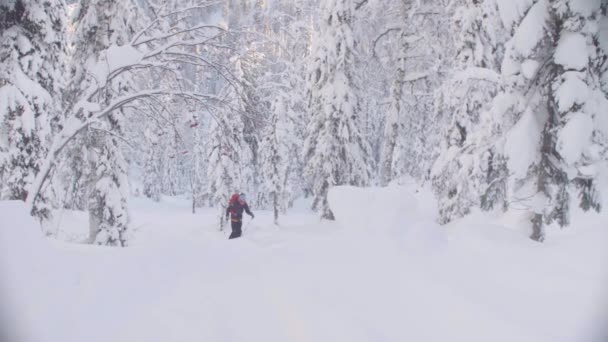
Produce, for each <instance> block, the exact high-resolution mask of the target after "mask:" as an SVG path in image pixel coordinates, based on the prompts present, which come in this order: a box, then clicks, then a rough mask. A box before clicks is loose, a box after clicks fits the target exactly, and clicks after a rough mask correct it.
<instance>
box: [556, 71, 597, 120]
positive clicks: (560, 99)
mask: <svg viewBox="0 0 608 342" xmlns="http://www.w3.org/2000/svg"><path fill="white" fill-rule="evenodd" d="M581 77H582V75H581V74H580V73H579V72H576V71H569V72H566V73H564V75H563V78H564V81H563V83H562V84H560V85H559V87H558V88H557V91H556V92H555V97H556V100H557V107H558V109H559V111H560V112H562V113H565V112H567V111H569V110H570V109H571V108H572V106H574V105H575V104H584V103H585V102H586V101H587V99H588V98H589V95H590V94H589V87H587V84H586V83H585V82H584V81H583V80H582V79H581Z"/></svg>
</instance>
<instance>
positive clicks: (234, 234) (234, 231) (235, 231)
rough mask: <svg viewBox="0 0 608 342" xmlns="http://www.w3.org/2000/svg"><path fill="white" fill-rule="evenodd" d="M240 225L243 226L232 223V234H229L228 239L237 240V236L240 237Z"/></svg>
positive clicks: (240, 223) (239, 223)
mask: <svg viewBox="0 0 608 342" xmlns="http://www.w3.org/2000/svg"><path fill="white" fill-rule="evenodd" d="M242 225H243V223H242V222H234V221H232V233H231V234H230V237H229V239H234V238H238V237H239V236H241V226H242Z"/></svg>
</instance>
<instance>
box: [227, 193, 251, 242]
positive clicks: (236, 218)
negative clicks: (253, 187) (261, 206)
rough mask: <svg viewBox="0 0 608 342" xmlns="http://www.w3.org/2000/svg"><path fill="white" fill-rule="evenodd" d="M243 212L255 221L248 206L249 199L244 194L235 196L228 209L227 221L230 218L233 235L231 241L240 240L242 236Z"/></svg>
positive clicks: (231, 199)
mask: <svg viewBox="0 0 608 342" xmlns="http://www.w3.org/2000/svg"><path fill="white" fill-rule="evenodd" d="M243 211H245V212H246V213H247V215H249V216H251V218H252V219H253V218H254V217H255V216H254V215H253V213H252V212H251V210H249V206H248V205H247V197H246V196H245V194H244V193H241V194H234V195H232V197H231V198H230V202H228V208H226V221H228V218H230V222H231V225H232V233H231V234H230V237H229V239H234V238H238V237H240V236H241V233H242V232H241V228H242V227H243Z"/></svg>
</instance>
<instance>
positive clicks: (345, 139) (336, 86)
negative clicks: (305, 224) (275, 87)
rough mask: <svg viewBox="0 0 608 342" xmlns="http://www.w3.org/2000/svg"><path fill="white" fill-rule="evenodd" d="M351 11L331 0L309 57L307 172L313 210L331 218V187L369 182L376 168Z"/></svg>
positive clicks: (346, 1)
mask: <svg viewBox="0 0 608 342" xmlns="http://www.w3.org/2000/svg"><path fill="white" fill-rule="evenodd" d="M353 11H354V5H353V3H352V1H350V0H332V1H328V2H327V4H326V7H325V10H324V12H323V20H322V21H321V27H320V33H319V35H318V36H317V37H316V38H315V39H313V41H314V45H313V52H312V55H311V57H312V59H313V60H312V68H311V69H312V72H311V73H310V77H309V86H308V88H309V92H310V105H309V111H310V123H309V124H308V127H307V136H306V142H305V146H304V156H305V160H306V174H307V176H308V178H309V181H310V184H311V189H312V191H313V193H314V196H315V198H314V202H313V208H314V209H315V210H319V211H321V213H322V214H321V215H322V217H323V218H325V219H330V220H333V219H334V215H333V213H332V211H331V209H330V208H329V204H328V202H327V193H328V190H329V188H330V187H331V186H334V185H345V184H349V185H357V186H363V185H367V184H369V182H370V170H371V166H372V165H371V162H372V160H371V158H370V155H369V147H368V142H367V141H366V140H365V139H364V138H363V137H362V135H361V131H360V128H359V124H360V122H359V121H360V118H359V113H360V102H359V94H358V93H357V89H356V88H355V86H354V85H355V81H354V78H355V77H356V72H355V70H353V66H354V59H355V44H356V42H355V39H354V37H353V34H352V28H351V26H350V25H351V24H352V17H353Z"/></svg>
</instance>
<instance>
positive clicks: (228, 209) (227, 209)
mask: <svg viewBox="0 0 608 342" xmlns="http://www.w3.org/2000/svg"><path fill="white" fill-rule="evenodd" d="M230 207H232V205H229V206H228V207H227V208H226V219H228V216H229V215H230Z"/></svg>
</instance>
